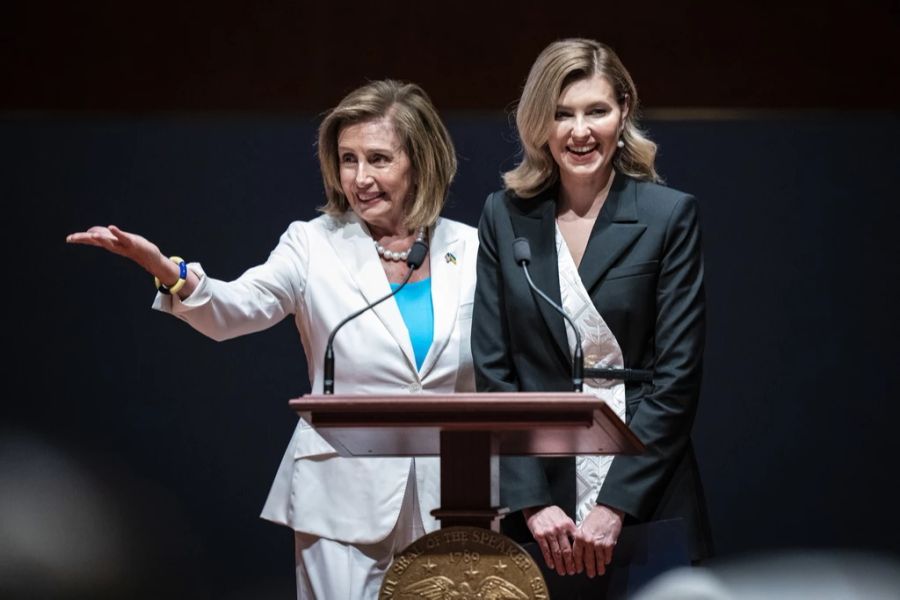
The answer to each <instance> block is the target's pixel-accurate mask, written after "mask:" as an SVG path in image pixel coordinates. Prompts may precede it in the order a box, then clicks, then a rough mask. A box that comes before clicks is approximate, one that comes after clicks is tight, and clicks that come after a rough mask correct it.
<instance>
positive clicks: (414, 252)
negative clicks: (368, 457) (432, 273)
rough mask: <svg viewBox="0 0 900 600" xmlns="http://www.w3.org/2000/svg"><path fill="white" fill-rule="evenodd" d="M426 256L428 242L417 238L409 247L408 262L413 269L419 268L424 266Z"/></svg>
mask: <svg viewBox="0 0 900 600" xmlns="http://www.w3.org/2000/svg"><path fill="white" fill-rule="evenodd" d="M426 256H428V244H426V243H425V242H424V241H422V240H416V241H415V243H414V244H413V245H412V248H410V249H409V254H408V255H407V257H406V264H407V265H409V266H410V267H412V268H413V269H418V268H419V267H421V266H422V263H423V262H425V257H426Z"/></svg>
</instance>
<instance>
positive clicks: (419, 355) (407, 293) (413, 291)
mask: <svg viewBox="0 0 900 600" xmlns="http://www.w3.org/2000/svg"><path fill="white" fill-rule="evenodd" d="M398 287H400V284H399V283H392V284H391V290H396V289H397V288H398ZM394 299H395V300H396V301H397V307H398V308H399V309H400V314H401V315H402V316H403V322H404V323H406V329H407V330H408V331H409V341H411V342H412V347H413V353H414V354H415V355H416V369H421V368H422V363H423V362H424V361H425V355H426V354H428V349H429V348H431V342H432V341H433V340H434V308H433V307H432V305H431V278H430V277H429V278H427V279H423V280H422V281H415V282H412V283H407V284H406V286H405V287H404V288H403V289H402V290H400V292H399V293H398V294H397V295H396V296H394Z"/></svg>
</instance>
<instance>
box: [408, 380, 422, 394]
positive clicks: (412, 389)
mask: <svg viewBox="0 0 900 600" xmlns="http://www.w3.org/2000/svg"><path fill="white" fill-rule="evenodd" d="M408 389H409V393H410V394H418V393H419V392H421V391H422V384H421V383H419V382H415V383H411V384H409V387H408Z"/></svg>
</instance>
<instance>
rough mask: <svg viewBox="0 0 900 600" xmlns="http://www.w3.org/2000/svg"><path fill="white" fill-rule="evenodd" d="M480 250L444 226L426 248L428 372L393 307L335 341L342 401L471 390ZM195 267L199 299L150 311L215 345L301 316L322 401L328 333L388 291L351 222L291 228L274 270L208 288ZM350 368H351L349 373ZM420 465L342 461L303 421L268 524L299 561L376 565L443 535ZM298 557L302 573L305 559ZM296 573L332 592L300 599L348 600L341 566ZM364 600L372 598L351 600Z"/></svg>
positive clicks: (368, 241) (369, 246) (431, 462)
mask: <svg viewBox="0 0 900 600" xmlns="http://www.w3.org/2000/svg"><path fill="white" fill-rule="evenodd" d="M477 251H478V238H477V232H476V230H475V229H474V228H472V227H469V226H468V225H464V224H462V223H457V222H454V221H450V220H447V219H439V220H438V221H437V223H436V225H435V226H434V227H433V231H432V234H431V239H430V247H429V257H430V268H431V280H432V281H431V290H432V304H433V309H434V338H433V342H432V345H431V348H430V349H429V351H428V353H427V355H426V356H425V360H424V362H423V363H422V368H421V369H417V368H416V361H415V356H414V353H413V348H412V343H411V341H410V337H409V333H408V331H407V329H406V325H405V323H404V321H403V318H402V316H401V314H400V311H399V309H398V307H397V304H396V303H395V302H393V301H387V302H383V303H381V304H379V305H378V306H377V307H375V308H374V309H372V310H370V311H367V312H366V313H363V314H362V315H360V316H359V317H358V318H356V319H354V320H352V321H350V322H349V323H348V324H347V325H345V326H344V327H343V328H342V329H341V330H340V332H339V333H338V334H337V336H336V338H335V345H334V350H335V356H336V357H337V363H338V365H337V369H336V377H335V380H336V382H335V392H336V393H351V394H352V393H359V394H411V393H425V394H428V393H451V392H470V391H474V389H475V384H474V374H473V368H472V357H471V352H470V348H469V335H470V330H471V320H472V301H473V295H474V291H475V261H476V256H477ZM189 268H191V269H192V270H193V271H194V272H195V273H197V274H198V275H199V276H200V283H199V285H198V286H197V288H196V289H195V290H194V292H193V293H192V294H191V295H190V296H189V297H188V298H187V299H186V300H184V301H181V300H179V299H178V298H177V297H172V296H164V295H161V294H160V295H157V297H156V300H155V302H154V305H153V306H154V308H156V309H158V310H162V311H165V312H169V313H171V314H174V315H175V316H177V317H179V318H181V319H183V320H184V321H186V322H188V323H189V324H190V325H191V326H192V327H194V328H195V329H197V330H198V331H200V332H201V333H203V334H205V335H207V336H209V337H211V338H213V339H216V340H224V339H228V338H232V337H236V336H239V335H244V334H247V333H253V332H256V331H260V330H263V329H266V328H268V327H271V326H272V325H274V324H276V323H278V322H279V321H281V320H282V319H283V318H284V317H286V316H287V315H289V314H292V315H294V322H295V324H296V326H297V330H298V331H299V333H300V339H301V342H302V344H303V348H304V351H305V354H306V357H307V360H308V369H309V378H310V381H311V382H312V389H313V391H315V392H317V393H319V392H321V390H322V380H323V372H322V357H323V355H324V350H325V345H326V342H327V339H328V335H329V333H330V332H331V330H332V329H333V328H334V327H335V326H336V325H337V324H338V323H339V322H340V321H341V320H343V319H344V318H345V317H346V316H348V315H349V314H351V313H352V312H354V311H356V310H358V309H360V308H362V307H363V306H365V305H366V304H367V303H369V302H372V301H373V300H376V299H377V298H380V297H381V296H383V295H385V294H387V293H389V292H390V286H389V283H388V280H387V278H386V276H385V273H384V270H383V268H382V266H381V261H380V259H379V257H378V254H377V252H376V251H375V247H374V243H373V241H372V237H371V236H370V235H369V233H368V231H367V229H366V227H365V224H364V223H363V222H362V221H361V220H360V219H359V218H358V217H356V215H355V214H353V213H346V214H344V215H342V216H340V217H332V216H328V215H323V216H321V217H318V218H316V219H314V220H312V221H309V222H294V223H292V224H291V225H290V226H289V227H288V229H287V231H286V232H285V233H284V234H283V235H282V236H281V239H280V241H279V243H278V246H277V247H276V248H275V249H274V250H273V251H272V253H271V254H270V255H269V258H268V259H267V261H266V262H265V263H264V264H262V265H259V266H257V267H253V268H251V269H249V270H248V271H246V272H245V273H244V274H243V275H241V276H240V277H239V278H238V279H236V280H235V281H232V282H224V281H219V280H216V279H213V278H211V277H207V276H206V275H205V274H204V272H203V269H202V268H201V267H200V265H198V264H195V263H192V264H191V265H189ZM342 364H343V365H348V367H347V368H344V369H342V368H341V366H340V365H342ZM349 365H352V368H351V367H349ZM265 400H266V401H269V399H265ZM248 401H259V400H258V399H252V400H251V399H248ZM274 401H284V400H282V399H274ZM412 462H413V461H412V459H408V458H345V457H340V456H338V455H337V453H336V452H335V450H334V448H332V447H331V446H330V445H329V444H328V443H327V442H326V441H325V440H324V439H323V438H322V437H321V436H320V435H319V434H318V433H317V432H316V430H315V429H314V428H313V427H312V426H311V425H310V424H309V423H308V422H307V421H306V420H305V419H302V418H301V419H300V420H299V422H298V424H297V428H296V430H295V431H294V435H293V437H292V438H291V441H290V443H289V444H288V448H287V450H286V452H285V454H284V458H283V459H282V461H281V464H280V465H279V467H278V471H277V474H276V476H275V480H274V482H273V483H272V489H271V491H270V493H269V497H268V499H267V501H266V504H265V506H264V507H263V511H262V517H263V518H265V519H268V520H271V521H274V522H276V523H281V524H284V525H287V526H289V527H291V528H293V529H294V530H295V531H296V532H298V534H300V535H299V536H298V542H297V547H298V551H299V550H300V549H303V548H308V547H312V546H314V545H315V544H316V543H319V544H321V543H324V544H326V545H328V544H330V543H331V542H335V543H337V544H338V545H339V547H340V548H346V547H347V546H357V547H359V548H363V550H364V551H362V552H360V553H361V554H365V555H368V554H366V553H367V552H369V553H370V552H371V551H372V548H371V547H372V546H373V545H377V544H378V543H379V542H382V541H386V540H388V538H389V536H392V537H393V536H397V535H399V536H400V538H402V540H401V541H403V540H405V539H406V538H407V537H409V536H410V535H412V534H411V533H409V531H407V530H410V531H412V533H418V532H419V531H422V532H424V531H432V530H434V529H436V528H437V522H436V521H435V520H434V519H433V518H432V517H431V515H430V511H431V510H432V509H433V508H436V507H437V506H438V502H439V498H440V493H439V463H438V459H437V458H419V459H415V465H414V466H413V464H412ZM411 478H412V479H411ZM404 503H406V505H405V507H406V508H407V509H408V512H409V513H410V514H409V515H407V514H404V519H405V522H404V520H403V519H401V520H400V522H398V518H399V517H400V516H401V508H402V507H404ZM404 512H407V511H404ZM417 522H418V523H419V525H418V526H419V527H420V528H421V529H420V530H417V529H416V523H417ZM415 537H418V535H415ZM415 537H412V538H411V539H410V540H409V541H412V539H415ZM314 538H315V539H314ZM400 538H398V539H400ZM316 539H317V540H318V541H316ZM311 540H312V541H311ZM398 543H399V542H398ZM399 549H400V548H397V550H399ZM382 550H383V551H385V552H387V550H384V549H382ZM338 551H344V550H340V549H339V550H338ZM358 554H359V553H358ZM390 554H391V555H392V554H393V551H391V552H390ZM298 557H299V558H298V560H300V562H301V563H302V562H303V560H302V559H303V556H302V553H298ZM383 558H384V557H380V558H379V560H380V559H383ZM389 561H390V557H388V562H389ZM364 562H365V561H364ZM375 562H376V563H377V562H378V561H377V560H376V561H375ZM348 568H349V567H348ZM298 570H305V571H309V572H312V573H313V575H314V578H315V579H317V580H319V581H322V582H324V583H321V584H320V586H319V587H320V588H321V591H318V592H304V590H303V588H304V586H303V582H302V581H298V583H299V585H298V593H300V594H306V595H301V597H304V598H307V597H308V598H320V597H322V598H328V599H329V600H333V599H340V598H342V597H343V596H341V595H339V594H340V590H343V589H345V588H346V584H347V581H348V579H350V578H351V573H348V572H346V569H345V568H344V567H338V566H337V565H332V564H330V563H329V564H327V565H322V564H308V565H306V566H305V567H304V566H303V565H302V564H301V565H300V566H299V567H298ZM323 571H325V572H323ZM329 581H331V582H332V583H329ZM359 589H362V588H359ZM375 593H376V594H377V586H376V587H375ZM312 594H315V595H312ZM323 594H324V595H323ZM363 597H370V596H369V595H365V596H355V597H354V598H353V600H356V599H357V598H363ZM371 597H373V598H374V597H375V596H371Z"/></svg>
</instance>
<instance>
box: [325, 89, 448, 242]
mask: <svg viewBox="0 0 900 600" xmlns="http://www.w3.org/2000/svg"><path fill="white" fill-rule="evenodd" d="M383 117H387V118H388V119H389V120H390V121H391V124H392V125H393V127H394V131H395V132H396V133H397V136H398V137H399V138H400V141H401V143H402V144H403V148H404V150H405V151H406V153H407V155H408V156H409V159H410V162H411V164H412V169H413V177H412V179H413V189H414V190H415V197H414V198H413V200H412V202H409V203H408V204H407V207H406V215H405V222H404V224H405V225H406V227H408V228H409V229H417V228H418V227H422V226H425V227H427V226H431V225H433V224H434V222H435V221H436V220H437V218H438V215H440V213H441V210H442V209H443V207H444V201H445V200H446V198H447V191H448V190H449V188H450V182H451V181H453V176H454V175H455V174H456V152H455V151H454V149H453V142H452V141H451V140H450V134H449V133H448V132H447V128H446V127H445V126H444V123H443V122H442V121H441V118H440V116H438V113H437V110H436V109H435V108H434V105H433V104H432V103H431V99H429V98H428V95H427V94H426V93H425V91H424V90H423V89H422V88H420V87H419V86H417V85H416V84H414V83H402V82H399V81H394V80H392V79H385V80H382V81H373V82H372V83H369V84H366V85H364V86H362V87H360V88H357V89H356V90H354V91H352V92H350V93H349V94H347V96H345V97H344V99H343V100H341V102H340V104H338V105H337V106H336V107H335V108H333V109H332V110H331V111H330V112H329V113H328V115H327V116H326V117H325V119H324V120H323V121H322V124H321V125H320V126H319V168H320V169H321V170H322V180H323V183H324V185H325V196H326V198H327V199H328V201H327V202H326V203H325V205H324V206H322V207H320V208H319V210H321V211H322V212H325V213H328V214H330V215H338V214H343V213H345V212H347V211H348V210H350V203H349V202H348V201H347V198H346V197H345V196H344V192H343V190H342V189H341V176H340V165H339V163H338V151H337V147H338V142H337V140H338V135H339V134H340V132H341V130H342V129H343V128H344V127H347V126H348V125H355V124H357V123H363V122H365V121H372V120H375V119H380V118H383Z"/></svg>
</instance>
